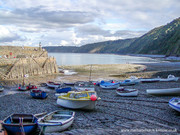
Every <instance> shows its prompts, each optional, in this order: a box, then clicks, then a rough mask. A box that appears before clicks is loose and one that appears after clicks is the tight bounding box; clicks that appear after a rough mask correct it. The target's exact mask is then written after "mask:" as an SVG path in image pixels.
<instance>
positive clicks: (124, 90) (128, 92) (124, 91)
mask: <svg viewBox="0 0 180 135" xmlns="http://www.w3.org/2000/svg"><path fill="white" fill-rule="evenodd" d="M116 93H117V94H118V95H120V96H132V97H133V96H137V95H138V90H137V89H127V88H124V87H119V88H118V89H117V90H116Z"/></svg>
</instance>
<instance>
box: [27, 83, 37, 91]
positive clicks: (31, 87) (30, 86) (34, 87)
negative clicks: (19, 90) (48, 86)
mask: <svg viewBox="0 0 180 135" xmlns="http://www.w3.org/2000/svg"><path fill="white" fill-rule="evenodd" d="M27 89H28V90H32V89H37V86H36V85H32V84H29V85H28V86H27Z"/></svg>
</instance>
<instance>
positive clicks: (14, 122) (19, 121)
mask: <svg viewBox="0 0 180 135" xmlns="http://www.w3.org/2000/svg"><path fill="white" fill-rule="evenodd" d="M2 126H3V128H4V129H5V130H6V131H7V133H8V135H19V134H20V135H21V134H24V135H25V134H26V135H28V134H29V135H31V134H33V133H32V132H34V130H36V129H37V127H38V125H37V118H36V117H35V116H34V115H32V114H12V115H10V116H8V117H7V118H5V119H4V120H3V123H2Z"/></svg>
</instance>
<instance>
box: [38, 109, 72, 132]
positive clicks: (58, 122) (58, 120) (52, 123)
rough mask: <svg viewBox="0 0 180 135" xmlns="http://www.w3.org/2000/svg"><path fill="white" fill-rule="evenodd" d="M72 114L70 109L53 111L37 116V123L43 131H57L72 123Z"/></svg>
mask: <svg viewBox="0 0 180 135" xmlns="http://www.w3.org/2000/svg"><path fill="white" fill-rule="evenodd" d="M74 116H75V112H72V111H54V112H51V113H49V114H47V115H45V116H44V117H41V118H39V119H38V125H39V127H40V129H41V132H43V133H50V132H59V131H63V130H65V129H67V128H68V127H70V126H71V125H72V123H73V121H74Z"/></svg>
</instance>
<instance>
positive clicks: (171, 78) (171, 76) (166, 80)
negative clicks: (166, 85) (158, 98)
mask: <svg viewBox="0 0 180 135" xmlns="http://www.w3.org/2000/svg"><path fill="white" fill-rule="evenodd" d="M178 79H179V77H175V76H174V75H168V77H167V78H160V82H172V81H175V82H176V81H178Z"/></svg>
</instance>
